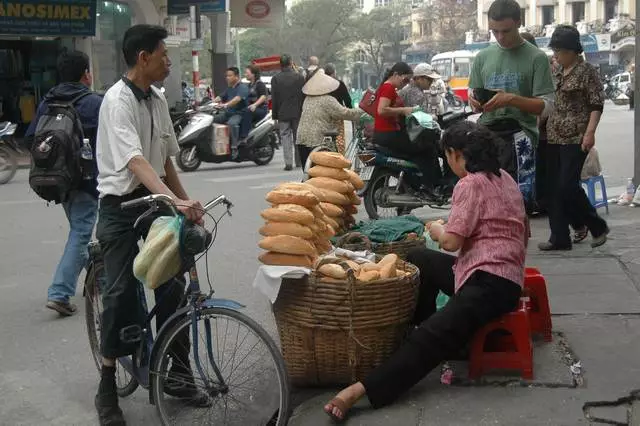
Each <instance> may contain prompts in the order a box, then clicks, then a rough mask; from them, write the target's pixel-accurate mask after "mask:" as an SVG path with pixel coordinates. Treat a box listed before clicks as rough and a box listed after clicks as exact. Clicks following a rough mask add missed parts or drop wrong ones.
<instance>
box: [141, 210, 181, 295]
mask: <svg viewBox="0 0 640 426" xmlns="http://www.w3.org/2000/svg"><path fill="white" fill-rule="evenodd" d="M182 220H183V217H182V216H161V217H159V218H157V219H156V220H154V221H153V224H151V227H150V228H149V233H148V234H147V238H146V239H145V240H144V243H143V244H142V247H141V248H140V253H138V255H137V256H136V258H135V260H134V261H133V275H134V276H135V277H136V278H137V279H138V280H139V281H140V282H141V283H143V284H144V285H145V286H147V287H148V288H150V289H155V288H158V287H159V286H160V285H162V284H164V283H165V282H167V281H169V280H170V279H171V278H173V277H174V276H176V275H177V274H178V273H179V272H180V268H181V267H182V259H181V257H180V248H179V247H180V229H182Z"/></svg>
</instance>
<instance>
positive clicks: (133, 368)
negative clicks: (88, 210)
mask: <svg viewBox="0 0 640 426" xmlns="http://www.w3.org/2000/svg"><path fill="white" fill-rule="evenodd" d="M157 201H161V202H163V203H164V204H166V205H167V206H168V207H169V208H170V209H171V210H172V212H173V214H174V215H177V214H179V213H178V211H177V210H176V209H175V206H174V205H173V201H172V200H171V199H170V198H169V197H167V196H164V195H150V196H147V197H143V198H140V199H137V200H132V201H129V202H126V203H123V204H122V207H123V208H127V207H133V206H137V205H139V204H141V203H148V204H149V205H150V208H149V210H147V212H145V213H144V214H142V215H141V216H140V218H143V217H145V216H147V215H149V214H151V213H152V212H154V211H156V210H157V209H158V205H157V203H156V202H157ZM219 204H225V205H226V206H227V209H228V210H229V209H230V208H231V206H232V204H231V203H230V202H229V201H228V200H227V199H226V197H224V196H220V197H218V198H216V199H215V200H213V201H211V202H210V203H208V204H207V205H205V206H204V210H205V211H208V210H211V209H212V208H214V207H216V206H218V205H219ZM140 218H139V219H138V220H140ZM185 263H186V264H187V265H191V266H190V267H189V268H188V273H189V283H188V285H186V286H185V293H184V295H183V299H182V300H181V302H180V305H182V304H183V303H185V301H186V302H187V304H186V306H184V307H182V308H179V309H177V310H176V312H175V313H174V314H173V315H171V316H170V317H169V318H168V319H167V320H166V321H165V322H164V324H163V325H162V327H161V328H160V330H159V331H158V335H157V337H156V338H155V339H154V338H153V332H152V330H151V320H152V319H153V318H154V317H155V316H156V314H157V312H158V308H159V307H160V306H162V302H163V299H164V297H162V298H161V299H160V300H158V301H157V302H156V304H155V306H154V307H153V309H152V310H151V312H148V307H147V303H146V297H145V294H144V289H143V287H142V284H141V283H139V287H138V288H139V291H140V297H141V301H142V304H143V308H144V310H145V312H147V316H146V319H145V324H144V328H143V329H142V330H141V334H142V336H141V338H140V345H141V348H140V357H141V359H140V360H139V362H134V357H133V356H127V357H121V358H118V362H119V363H120V365H121V366H122V367H123V368H124V369H125V370H127V371H128V372H129V374H131V375H132V376H133V377H134V378H135V379H136V380H137V381H138V383H139V384H140V385H141V386H142V387H143V388H145V389H149V390H150V389H151V384H152V383H151V381H152V380H153V375H151V374H150V366H152V365H155V361H156V356H157V353H158V350H159V346H158V345H156V344H155V342H157V341H162V340H163V336H164V335H165V333H166V332H167V330H169V329H170V327H171V326H172V325H173V324H175V322H176V321H178V320H180V319H181V318H183V317H184V316H185V315H190V316H191V319H192V320H191V336H192V341H191V344H192V350H193V353H194V361H195V367H196V370H197V372H198V374H199V375H200V376H201V379H202V380H203V382H204V384H205V386H207V387H209V386H212V383H210V381H209V379H208V378H207V377H206V375H205V373H204V369H203V368H202V364H201V362H200V356H199V352H198V348H199V344H200V342H199V339H198V338H197V337H195V336H197V335H198V321H197V319H198V313H199V311H200V310H201V309H202V308H212V307H216V308H226V309H231V310H240V309H242V308H244V307H245V306H244V305H242V304H240V303H238V302H235V301H233V300H230V299H217V298H213V297H211V296H212V295H213V292H212V293H211V295H204V294H203V293H202V292H201V290H200V280H199V277H198V270H197V268H196V265H195V258H194V257H193V256H192V257H191V258H189V259H187V261H186V262H185ZM185 272H186V271H185ZM175 279H176V280H177V279H178V278H177V277H176V278H175ZM165 285H169V284H165ZM205 334H206V345H207V356H208V358H209V362H210V363H211V365H212V366H213V370H214V372H215V374H216V378H217V382H216V383H215V384H213V385H215V386H214V389H216V390H218V391H220V392H225V391H226V389H227V388H228V387H227V385H226V384H225V382H224V379H223V377H222V374H221V373H220V371H219V369H218V366H217V364H216V362H215V359H214V356H213V344H212V336H211V326H210V324H209V323H208V322H206V323H205ZM149 398H150V401H151V402H152V403H153V400H152V396H151V393H150V394H149Z"/></svg>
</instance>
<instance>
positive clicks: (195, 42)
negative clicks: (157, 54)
mask: <svg viewBox="0 0 640 426" xmlns="http://www.w3.org/2000/svg"><path fill="white" fill-rule="evenodd" d="M189 15H190V16H191V44H192V46H191V59H192V61H193V97H194V98H195V101H196V103H198V102H200V99H201V97H200V62H199V57H198V55H199V54H198V51H199V50H201V49H202V46H200V43H202V26H201V22H200V5H197V4H196V5H194V6H189Z"/></svg>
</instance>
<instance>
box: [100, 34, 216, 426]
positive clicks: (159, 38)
mask: <svg viewBox="0 0 640 426" xmlns="http://www.w3.org/2000/svg"><path fill="white" fill-rule="evenodd" d="M166 38H167V31H166V30H165V29H164V28H162V27H159V26H152V25H136V26H133V27H131V28H129V29H128V30H127V31H126V32H125V34H124V40H123V42H122V51H123V53H124V59H125V61H126V63H127V66H128V67H129V71H128V72H127V74H126V76H125V77H123V78H122V79H121V80H120V81H118V82H117V83H116V84H114V85H113V86H112V87H111V88H110V89H109V90H108V91H107V93H106V94H105V97H104V101H103V103H102V108H101V109H100V119H99V126H98V141H97V158H98V171H99V174H98V191H99V192H100V207H99V210H98V226H97V231H96V235H97V237H98V240H99V241H100V246H101V247H102V252H103V258H104V268H105V273H106V280H105V285H104V288H103V289H102V292H103V295H102V304H103V306H104V310H103V314H102V333H101V334H102V336H101V337H102V345H101V351H102V357H103V358H102V372H101V380H100V385H99V387H98V394H97V395H96V399H95V405H96V409H97V411H98V417H99V420H100V425H109V426H123V425H125V424H126V423H125V421H124V417H123V415H122V411H121V410H120V407H119V405H118V395H117V393H116V378H115V373H116V367H115V363H116V359H117V358H119V357H122V356H128V355H131V354H132V353H133V352H134V351H135V349H136V346H137V345H136V344H135V343H125V342H123V341H122V340H121V339H120V330H122V329H123V328H125V327H129V326H132V325H142V324H143V321H144V313H143V312H142V308H141V301H140V298H139V293H138V285H139V283H138V281H137V280H136V278H135V276H134V275H133V260H134V259H135V257H136V255H137V254H138V240H140V238H141V237H144V236H146V234H147V232H148V231H149V227H150V225H151V223H150V221H143V222H141V224H140V225H139V226H138V227H137V228H134V223H135V222H136V219H137V218H138V216H140V215H141V214H142V213H143V212H145V210H146V208H145V207H139V208H134V209H130V210H122V209H121V208H120V204H121V203H123V202H125V201H130V200H133V199H135V198H139V197H143V196H146V195H149V194H166V195H169V196H170V197H171V198H173V200H174V201H175V203H176V206H177V208H178V209H179V210H180V211H181V212H182V213H183V214H184V215H185V217H186V218H188V219H189V220H192V221H198V220H200V219H201V218H202V206H201V204H200V203H199V202H198V201H194V200H191V199H189V196H188V195H187V193H186V191H185V190H184V187H183V186H182V183H181V182H180V179H179V178H178V174H177V173H176V170H175V168H174V166H173V162H172V160H171V158H170V156H172V155H175V154H176V153H178V151H179V149H178V143H177V141H176V136H175V133H174V132H173V128H172V126H171V118H170V116H169V108H168V106H167V101H166V99H165V97H164V95H163V94H162V93H161V92H160V91H159V90H158V89H156V88H155V87H154V86H152V83H154V82H156V81H163V80H164V79H165V78H166V77H167V76H168V75H169V67H170V66H171V61H170V60H169V56H168V55H167V47H166V45H165V43H164V40H165V39H166ZM160 214H161V212H158V213H156V214H154V215H152V217H151V218H150V219H151V220H152V219H154V218H155V217H157V216H158V215H160ZM183 290H184V289H183V288H182V286H181V285H180V283H179V282H178V281H177V280H172V282H169V283H166V284H164V285H162V286H160V287H158V288H157V289H156V290H155V298H156V300H160V299H162V304H161V308H160V309H159V310H158V312H157V314H156V324H157V328H158V329H159V328H160V327H161V326H162V324H163V323H164V322H165V321H166V320H167V319H168V318H169V317H170V316H171V315H172V314H173V312H175V310H176V308H177V307H178V305H179V302H180V299H181V296H182V293H183ZM181 343H182V344H181V345H177V346H182V345H184V349H183V350H180V351H179V350H178V349H177V348H176V349H175V350H174V351H172V352H173V354H172V358H173V359H174V362H173V363H172V367H171V371H170V373H169V375H170V376H171V375H172V374H175V375H177V374H180V375H181V376H182V377H185V375H187V377H188V375H189V374H192V373H191V371H190V367H189V360H188V356H189V342H188V336H183V337H182V341H181ZM175 361H180V362H175ZM183 381H184V380H183ZM178 388H179V387H178V386H176V387H175V388H174V387H172V386H169V387H168V388H167V387H166V386H165V393H167V394H171V395H174V396H179V397H182V398H186V399H188V400H189V401H188V402H187V403H201V404H205V403H207V402H208V398H207V397H206V395H204V396H202V395H199V393H198V391H197V390H195V387H187V388H184V387H183V388H182V390H178Z"/></svg>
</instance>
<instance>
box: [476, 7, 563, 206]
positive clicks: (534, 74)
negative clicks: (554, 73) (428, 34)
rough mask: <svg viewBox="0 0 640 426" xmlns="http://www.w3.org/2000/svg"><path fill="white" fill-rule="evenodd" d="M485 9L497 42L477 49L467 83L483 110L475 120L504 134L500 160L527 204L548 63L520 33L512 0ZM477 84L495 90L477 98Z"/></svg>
mask: <svg viewBox="0 0 640 426" xmlns="http://www.w3.org/2000/svg"><path fill="white" fill-rule="evenodd" d="M488 15H489V29H490V30H491V32H492V33H493V35H494V37H495V39H496V41H497V43H496V44H492V45H491V46H489V47H487V48H485V49H483V50H481V51H480V52H479V53H478V55H477V56H476V57H475V59H474V61H473V66H472V69H471V75H470V78H469V88H470V89H476V90H473V93H470V96H469V102H470V103H471V106H472V107H473V109H474V110H475V111H479V112H482V115H481V116H480V119H479V122H480V123H481V124H484V125H486V126H487V127H489V128H490V129H491V130H493V131H494V132H496V133H498V134H499V135H500V136H501V137H502V139H503V140H504V142H505V144H504V146H503V147H501V153H500V165H501V167H502V168H503V169H505V170H506V171H507V172H509V173H510V174H511V175H512V176H513V177H514V179H515V180H516V182H518V185H519V186H520V190H521V192H522V194H523V196H524V199H525V204H526V205H527V207H528V208H529V209H531V208H532V205H533V202H534V200H535V190H534V188H535V155H534V153H535V147H536V146H537V143H538V128H537V118H536V116H538V115H541V114H543V112H544V111H545V110H546V111H549V110H550V109H551V108H552V106H553V99H554V95H553V94H554V87H553V81H552V77H551V69H550V67H549V61H548V59H547V56H546V54H545V53H544V52H543V51H542V50H540V49H538V48H537V47H535V46H534V45H532V44H531V43H528V42H526V41H525V40H524V39H523V38H522V36H521V35H520V32H519V31H518V28H519V27H520V5H519V4H518V2H516V0H496V1H494V2H493V4H492V5H491V7H490V8H489V13H488ZM477 89H487V90H492V91H494V92H497V93H496V94H495V96H493V97H492V98H491V99H490V100H488V101H486V99H476V97H475V96H477V95H478V91H477ZM470 91H471V90H470ZM474 93H475V95H474ZM478 97H479V96H478ZM483 101H486V102H483Z"/></svg>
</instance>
